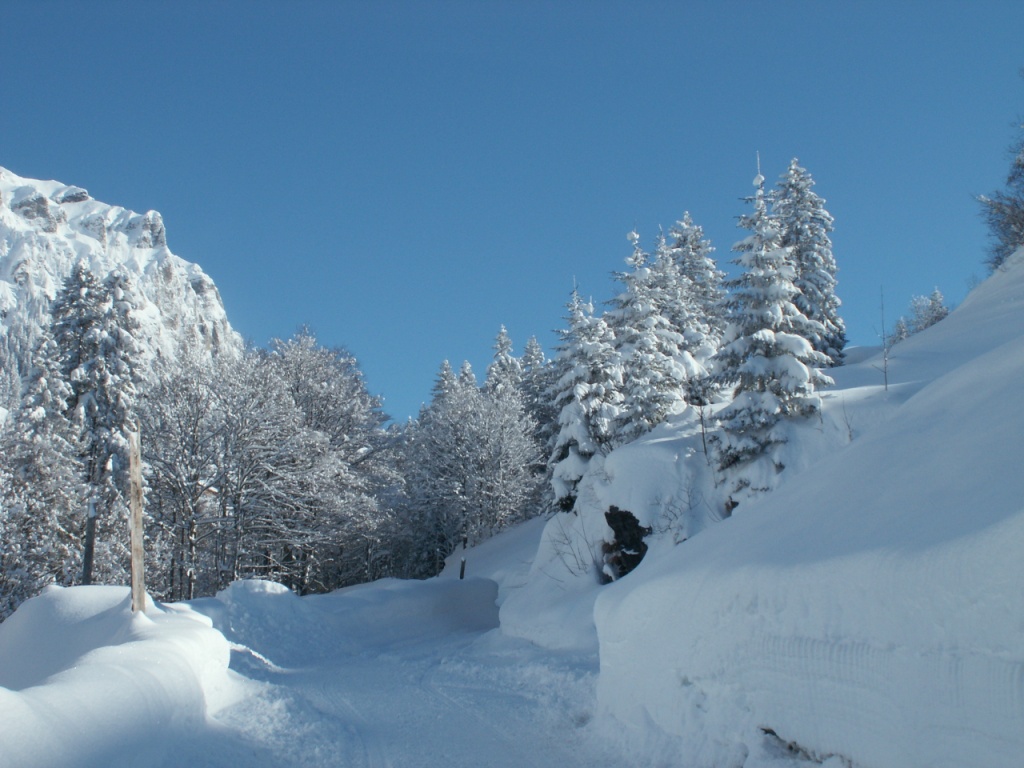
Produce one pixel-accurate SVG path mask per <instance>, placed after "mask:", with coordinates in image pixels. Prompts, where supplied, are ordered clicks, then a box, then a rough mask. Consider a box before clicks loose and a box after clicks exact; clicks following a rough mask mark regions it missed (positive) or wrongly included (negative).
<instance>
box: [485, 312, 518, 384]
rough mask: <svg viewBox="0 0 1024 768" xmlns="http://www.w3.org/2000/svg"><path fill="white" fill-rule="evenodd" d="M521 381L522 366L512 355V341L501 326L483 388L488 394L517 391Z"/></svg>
mask: <svg viewBox="0 0 1024 768" xmlns="http://www.w3.org/2000/svg"><path fill="white" fill-rule="evenodd" d="M522 381H523V366H522V364H521V363H520V361H519V360H518V359H517V358H516V356H515V355H514V354H512V339H511V337H510V336H509V335H508V331H506V330H505V326H504V325H503V326H501V330H500V331H499V332H498V336H497V338H495V340H494V359H493V360H492V361H491V364H490V365H489V366H488V367H487V378H486V379H485V381H484V386H485V387H486V388H487V391H488V392H499V391H502V390H508V389H519V387H520V386H521V385H522Z"/></svg>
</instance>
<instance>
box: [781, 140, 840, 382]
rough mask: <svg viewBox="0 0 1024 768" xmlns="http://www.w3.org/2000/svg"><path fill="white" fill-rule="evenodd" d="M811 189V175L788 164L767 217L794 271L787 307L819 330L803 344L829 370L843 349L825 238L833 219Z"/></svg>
mask: <svg viewBox="0 0 1024 768" xmlns="http://www.w3.org/2000/svg"><path fill="white" fill-rule="evenodd" d="M813 186H814V180H813V179H812V178H811V174H810V173H808V172H807V171H806V170H805V169H804V168H801V167H800V163H799V161H798V160H797V159H796V158H794V159H793V160H792V161H791V162H790V164H789V168H788V169H787V170H786V172H785V173H784V174H782V176H781V177H780V178H779V182H778V184H777V186H776V189H775V190H774V192H773V193H772V195H771V198H772V212H773V215H774V217H775V220H776V221H777V223H778V226H779V229H780V231H781V236H782V239H781V243H782V247H784V248H789V249H790V259H791V261H792V263H793V266H794V268H795V269H796V277H795V279H794V280H793V284H794V285H795V286H796V288H797V290H798V293H797V294H796V295H795V296H794V297H793V303H794V304H795V305H796V307H797V309H799V310H800V312H801V313H803V315H805V316H806V317H807V318H808V319H810V320H813V321H814V322H816V323H820V324H821V326H822V330H821V332H816V331H812V332H810V335H809V336H808V341H810V342H811V346H813V347H814V349H815V350H817V351H818V352H821V353H823V354H824V355H826V356H827V357H828V358H829V360H830V363H829V364H830V365H839V364H840V363H841V362H842V359H843V348H844V347H845V346H846V325H845V323H844V322H843V319H842V318H841V317H840V316H839V307H840V305H841V304H842V302H840V300H839V297H838V296H837V295H836V273H837V271H838V268H837V267H836V260H835V257H834V256H833V255H832V240H831V239H830V238H829V233H830V232H831V231H832V229H833V219H832V216H831V214H830V213H829V212H828V211H827V210H825V201H824V200H823V199H822V198H821V197H819V196H818V195H817V194H816V193H815V192H814V190H813V189H812V187H813Z"/></svg>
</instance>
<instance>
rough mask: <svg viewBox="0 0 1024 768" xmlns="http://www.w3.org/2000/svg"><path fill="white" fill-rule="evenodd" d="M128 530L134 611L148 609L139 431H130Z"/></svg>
mask: <svg viewBox="0 0 1024 768" xmlns="http://www.w3.org/2000/svg"><path fill="white" fill-rule="evenodd" d="M128 481H129V485H130V492H129V497H128V511H129V514H128V530H129V533H130V536H131V550H132V613H135V612H136V611H142V612H143V613H145V611H146V566H145V559H144V558H145V550H144V548H143V530H142V456H141V450H140V448H139V433H138V432H129V433H128Z"/></svg>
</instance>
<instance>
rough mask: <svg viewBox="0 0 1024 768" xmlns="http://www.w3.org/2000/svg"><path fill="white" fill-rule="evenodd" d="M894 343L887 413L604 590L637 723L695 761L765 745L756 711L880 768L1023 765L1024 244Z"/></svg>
mask: <svg viewBox="0 0 1024 768" xmlns="http://www.w3.org/2000/svg"><path fill="white" fill-rule="evenodd" d="M875 362H876V363H877V362H878V361H877V360H876V361H875ZM891 362H892V365H891V368H890V377H891V379H890V380H891V381H896V382H903V384H904V389H903V390H902V391H900V390H899V389H897V391H896V392H893V391H892V390H890V395H892V401H893V402H888V401H887V400H886V398H887V397H888V396H887V395H886V394H885V393H884V392H883V393H880V394H878V393H875V394H874V395H873V397H874V399H875V403H876V404H877V406H878V408H880V409H882V410H883V411H884V412H885V413H886V414H887V418H886V419H885V420H884V421H883V422H882V423H871V424H868V425H866V426H865V427H864V428H862V429H861V430H859V434H857V435H856V436H855V438H854V439H853V440H852V442H851V443H850V444H849V445H848V446H847V447H845V448H842V449H841V450H838V451H834V452H832V454H831V455H830V456H827V457H825V458H823V459H820V460H817V463H816V464H815V466H814V471H813V472H807V473H803V474H797V475H796V476H795V477H790V478H789V479H788V481H787V482H786V483H784V484H782V485H781V486H780V487H779V488H778V489H777V490H775V491H773V492H772V493H771V494H766V495H765V496H763V497H762V498H761V499H760V500H757V501H753V500H752V501H749V502H748V503H747V505H746V506H741V507H740V509H739V510H738V512H737V514H736V515H735V516H734V518H733V519H730V520H727V521H725V522H723V523H722V524H720V525H718V526H715V527H713V528H710V529H709V530H707V531H705V532H703V533H702V534H701V535H700V536H699V537H696V538H694V539H692V540H690V541H687V542H685V543H683V544H680V545H678V546H674V547H671V548H662V549H660V550H658V551H657V555H656V556H653V557H652V556H651V554H649V555H648V558H647V559H646V560H645V561H644V562H643V563H642V564H641V565H640V567H639V568H638V569H637V570H636V571H635V572H634V573H633V574H631V575H629V576H627V577H626V578H625V579H623V580H621V581H619V582H617V583H616V584H613V585H611V586H609V587H607V588H605V589H604V590H603V591H602V592H601V594H600V596H599V598H598V599H597V601H596V607H595V621H596V625H597V631H598V635H599V638H600V654H601V674H600V678H599V684H598V695H599V699H600V704H601V707H602V709H603V711H604V712H605V713H606V714H608V715H611V716H612V717H613V718H614V721H615V722H616V723H618V724H620V725H621V726H623V728H624V730H625V739H626V740H627V741H630V742H632V743H634V745H640V746H641V747H642V748H643V749H646V750H647V752H648V754H656V753H657V752H658V750H659V749H660V750H666V754H667V753H668V751H671V752H672V753H673V754H675V755H677V756H680V755H681V756H682V757H681V761H682V763H684V764H686V765H693V766H722V765H747V766H751V765H755V764H758V765H759V764H761V763H758V762H757V760H758V759H759V757H758V756H759V755H760V756H762V757H763V754H764V749H765V744H766V743H767V742H766V739H767V737H765V736H764V735H763V729H770V730H771V731H772V732H774V733H775V734H777V735H778V737H780V738H781V739H782V740H783V741H785V742H795V743H796V744H797V745H799V747H800V748H801V749H803V750H805V754H807V755H811V756H815V757H817V758H819V759H822V758H826V757H829V756H841V757H842V759H843V760H849V761H852V763H853V764H855V765H858V766H870V767H872V768H889V767H891V768H914V766H921V767H922V768H924V767H925V766H928V767H929V768H942V767H943V766H948V768H965V767H967V766H979V768H981V767H982V766H984V767H985V768H996V767H998V766H1019V765H1020V764H1021V755H1022V754H1024V632H1022V626H1021V616H1024V590H1022V589H1021V584H1022V583H1024V560H1022V558H1021V552H1024V475H1022V474H1021V472H1020V457H1021V456H1024V423H1022V421H1024V419H1022V418H1021V410H1020V407H1019V393H1020V381H1021V380H1022V378H1024V263H1022V259H1021V258H1018V259H1016V260H1015V263H1014V264H1013V265H1011V266H1010V267H1009V268H1008V269H1006V270H1004V271H1002V272H1001V273H999V274H997V275H995V276H994V277H993V278H991V279H990V280H989V281H988V282H987V283H985V284H983V285H982V286H980V287H979V288H978V289H977V290H976V291H975V293H973V294H972V295H971V296H970V297H969V298H968V299H967V301H965V302H964V304H963V305H962V306H961V307H960V308H959V309H958V310H957V311H956V312H954V313H953V314H952V315H951V316H950V317H949V318H947V319H946V320H944V321H943V322H942V323H939V324H938V325H936V326H934V327H932V328H930V329H929V330H928V331H925V332H924V333H922V334H920V335H919V336H916V337H913V338H911V339H909V340H908V341H906V342H903V343H901V344H900V345H899V346H898V347H897V348H896V349H895V350H894V353H893V358H892V361H891ZM853 373H854V376H853V378H856V375H855V374H856V372H853ZM842 378H843V376H842V371H840V376H837V379H840V380H841V379H842ZM852 399H855V398H852ZM860 402H861V406H859V407H860V408H861V410H859V411H858V414H861V415H866V414H867V409H866V408H865V407H864V406H863V403H864V402H868V403H869V404H870V402H871V397H868V398H864V397H861V398H860ZM788 473H789V471H788V470H787V472H786V473H784V474H788ZM652 554H653V551H652ZM677 759H679V758H678V757H677ZM765 764H767V763H765Z"/></svg>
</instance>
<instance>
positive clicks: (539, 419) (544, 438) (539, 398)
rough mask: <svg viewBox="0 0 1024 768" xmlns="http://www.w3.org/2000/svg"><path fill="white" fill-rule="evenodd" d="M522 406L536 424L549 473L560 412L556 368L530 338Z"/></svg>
mask: <svg viewBox="0 0 1024 768" xmlns="http://www.w3.org/2000/svg"><path fill="white" fill-rule="evenodd" d="M522 366H523V383H522V392H523V402H524V405H525V406H526V411H527V413H529V414H530V416H532V417H533V420H534V421H535V422H536V423H537V431H536V438H537V444H538V445H539V446H541V448H542V457H541V460H540V461H541V466H542V467H543V469H542V471H546V467H547V457H548V456H550V455H551V450H552V449H553V448H554V438H555V433H556V431H557V428H558V411H557V409H556V408H555V404H554V393H553V392H552V390H553V388H554V385H555V378H554V374H555V366H554V365H553V364H551V363H549V362H548V361H547V359H545V356H544V350H543V349H542V348H541V346H540V343H539V342H538V341H537V338H536V337H535V336H531V337H530V338H529V339H528V340H527V342H526V347H525V349H524V350H523V359H522Z"/></svg>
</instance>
